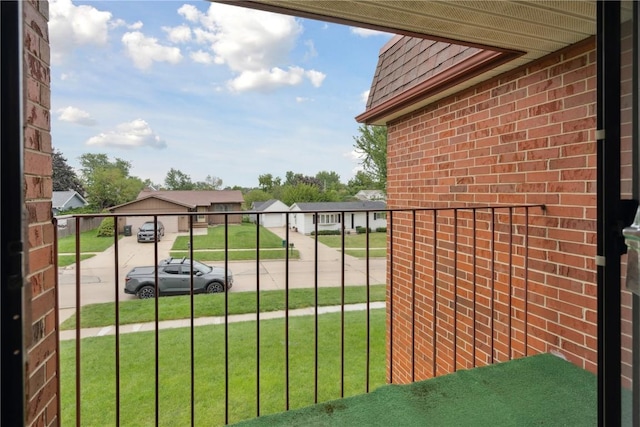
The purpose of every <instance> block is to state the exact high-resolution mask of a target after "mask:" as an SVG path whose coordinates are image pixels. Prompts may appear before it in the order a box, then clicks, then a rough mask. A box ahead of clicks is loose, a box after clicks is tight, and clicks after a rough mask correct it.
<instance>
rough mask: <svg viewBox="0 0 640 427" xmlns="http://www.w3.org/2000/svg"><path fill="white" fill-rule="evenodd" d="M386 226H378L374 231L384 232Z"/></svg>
mask: <svg viewBox="0 0 640 427" xmlns="http://www.w3.org/2000/svg"><path fill="white" fill-rule="evenodd" d="M386 232H387V227H378V228H376V233H386Z"/></svg>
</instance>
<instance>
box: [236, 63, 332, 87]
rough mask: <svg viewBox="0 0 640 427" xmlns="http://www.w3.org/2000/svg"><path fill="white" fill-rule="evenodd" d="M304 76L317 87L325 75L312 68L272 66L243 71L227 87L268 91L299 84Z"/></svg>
mask: <svg viewBox="0 0 640 427" xmlns="http://www.w3.org/2000/svg"><path fill="white" fill-rule="evenodd" d="M305 77H307V78H308V79H309V80H310V81H311V84H313V85H314V86H315V87H318V86H319V85H321V84H322V81H323V80H324V78H325V75H324V74H323V73H320V72H318V71H314V70H310V71H305V70H304V69H303V68H300V67H289V69H288V70H283V69H282V68H279V67H274V68H272V69H271V70H264V69H262V70H257V71H244V72H242V73H241V74H240V75H239V76H238V77H236V78H235V79H233V80H231V81H230V82H229V88H230V89H231V90H233V91H237V92H243V91H248V90H257V91H270V90H274V89H277V88H279V87H283V86H296V85H299V84H300V83H301V82H302V81H303V80H304V78H305Z"/></svg>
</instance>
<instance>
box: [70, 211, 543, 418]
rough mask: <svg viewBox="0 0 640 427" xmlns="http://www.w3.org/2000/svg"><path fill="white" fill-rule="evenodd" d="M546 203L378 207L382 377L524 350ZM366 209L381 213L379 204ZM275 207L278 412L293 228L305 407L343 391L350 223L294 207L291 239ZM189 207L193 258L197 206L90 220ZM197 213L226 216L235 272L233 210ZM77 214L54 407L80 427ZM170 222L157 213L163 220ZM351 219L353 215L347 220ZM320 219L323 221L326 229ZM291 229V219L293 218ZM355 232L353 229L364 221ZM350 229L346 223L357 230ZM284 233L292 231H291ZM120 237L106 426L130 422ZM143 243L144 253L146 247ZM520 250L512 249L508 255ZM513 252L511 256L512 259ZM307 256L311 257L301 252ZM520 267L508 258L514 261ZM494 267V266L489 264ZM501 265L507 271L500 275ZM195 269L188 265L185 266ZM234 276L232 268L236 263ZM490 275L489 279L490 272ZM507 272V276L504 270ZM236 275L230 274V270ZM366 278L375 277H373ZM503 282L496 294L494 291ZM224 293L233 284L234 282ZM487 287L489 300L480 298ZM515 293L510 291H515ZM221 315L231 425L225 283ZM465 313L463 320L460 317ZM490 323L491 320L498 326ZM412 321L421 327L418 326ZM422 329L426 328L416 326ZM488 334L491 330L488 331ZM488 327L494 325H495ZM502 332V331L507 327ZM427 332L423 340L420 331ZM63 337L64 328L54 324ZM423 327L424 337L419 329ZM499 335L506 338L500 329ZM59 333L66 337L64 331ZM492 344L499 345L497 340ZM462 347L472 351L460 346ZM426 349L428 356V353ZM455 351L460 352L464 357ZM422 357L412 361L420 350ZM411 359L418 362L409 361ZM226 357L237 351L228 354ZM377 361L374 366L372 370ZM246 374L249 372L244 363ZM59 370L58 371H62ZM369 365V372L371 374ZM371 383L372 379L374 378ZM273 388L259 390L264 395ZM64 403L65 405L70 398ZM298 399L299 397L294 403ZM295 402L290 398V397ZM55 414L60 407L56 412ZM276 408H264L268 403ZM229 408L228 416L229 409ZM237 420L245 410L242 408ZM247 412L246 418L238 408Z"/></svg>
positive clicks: (259, 319) (287, 357)
mask: <svg viewBox="0 0 640 427" xmlns="http://www.w3.org/2000/svg"><path fill="white" fill-rule="evenodd" d="M542 210H544V206H541V205H536V206H506V207H505V206H494V207H464V208H429V209H426V208H425V209H387V210H385V211H384V212H385V214H386V224H387V225H386V273H385V277H386V280H385V284H386V289H387V292H386V312H387V330H386V344H384V345H383V347H382V348H385V347H386V348H387V354H386V370H387V375H386V381H387V382H389V383H394V382H406V381H416V380H419V379H424V377H425V375H424V374H417V372H418V370H420V372H422V371H425V370H426V371H427V372H429V371H430V372H429V375H427V376H433V377H435V376H437V375H440V374H442V373H443V372H445V371H450V372H451V371H455V370H456V369H458V368H460V367H464V368H472V367H475V366H478V365H484V364H489V363H494V362H496V361H504V360H508V359H511V358H512V357H519V356H524V355H527V354H528V343H527V325H528V319H527V316H528V310H527V307H528V282H529V279H528V269H529V231H530V230H529V225H530V213H531V212H532V211H533V212H535V214H540V213H541V211H542ZM327 213H335V214H339V215H340V217H339V218H340V220H339V223H337V224H335V227H336V228H337V230H341V236H342V237H341V239H340V245H339V252H340V254H339V261H338V262H334V263H333V269H339V270H340V272H339V273H340V274H339V284H338V286H339V287H340V304H339V308H338V311H339V313H340V321H339V323H340V330H339V336H335V339H336V340H339V353H340V355H339V362H338V364H337V365H336V366H335V367H333V368H332V369H333V370H334V371H335V372H338V371H339V376H338V377H339V393H338V394H337V395H335V396H331V397H329V398H328V397H327V396H325V395H322V396H321V394H320V393H319V382H321V380H322V378H321V377H320V375H321V374H320V373H319V372H320V371H319V368H318V367H319V365H320V364H321V363H323V362H324V361H322V360H320V359H319V358H320V356H319V355H320V353H321V352H320V349H319V347H320V346H321V343H320V341H319V336H320V322H319V320H320V318H321V316H322V315H321V314H320V311H321V310H320V303H319V290H320V289H321V288H322V286H323V283H322V282H323V278H322V274H321V273H322V272H321V271H320V259H321V255H320V247H321V243H320V242H319V239H318V235H319V234H321V229H320V226H321V225H320V224H319V222H320V221H319V220H318V218H319V215H321V214H327ZM358 213H365V214H366V216H365V218H364V225H363V226H362V228H364V235H365V248H364V254H365V255H364V260H363V268H364V271H363V272H362V275H363V278H362V280H361V283H362V285H363V286H364V287H365V298H364V311H365V322H366V326H365V334H364V337H362V339H363V340H364V343H363V344H362V345H363V347H364V349H365V350H364V353H365V354H364V363H363V365H364V367H363V372H362V375H363V376H364V378H365V379H364V387H363V388H362V390H361V392H362V393H368V392H369V391H370V389H371V386H372V383H371V374H372V369H373V368H372V363H371V356H372V354H371V345H372V335H371V334H372V330H373V329H372V323H371V312H372V310H373V309H372V301H371V296H370V289H371V286H372V285H373V284H372V283H371V262H372V256H371V253H372V248H371V247H370V237H371V234H370V233H371V232H370V231H369V230H370V218H372V217H373V215H374V211H358ZM375 213H380V211H378V210H376V211H375ZM272 214H282V215H284V216H285V222H284V229H283V233H284V236H283V241H284V242H283V247H284V249H285V250H284V259H283V260H278V261H272V262H274V263H275V262H278V263H284V275H283V277H282V280H283V283H282V284H281V286H282V289H283V290H284V310H283V313H282V317H283V322H284V331H283V334H284V338H283V343H282V346H283V347H282V350H283V354H282V358H283V360H282V364H283V366H284V368H283V370H284V376H285V378H284V382H283V387H284V389H283V390H280V392H281V393H283V395H284V405H283V406H282V407H281V409H280V410H282V411H287V410H289V409H291V408H292V405H291V395H290V391H291V387H292V385H291V378H290V373H291V370H292V367H291V363H292V362H296V361H295V360H292V352H291V347H290V345H291V337H290V332H291V328H292V325H291V324H290V318H291V315H292V310H293V309H292V308H291V306H290V294H291V292H292V289H293V288H292V279H291V274H292V273H291V270H290V267H291V265H292V264H293V263H297V262H299V261H297V260H292V259H291V254H292V252H291V251H290V250H289V249H290V246H291V245H290V242H292V241H293V240H295V239H293V237H294V236H295V237H296V239H299V238H304V239H309V241H311V242H312V244H311V248H312V253H313V262H312V263H310V264H311V265H309V269H308V275H307V276H305V277H306V278H307V287H312V288H313V294H314V297H313V299H314V304H313V307H312V308H313V312H312V314H311V316H313V335H314V336H313V340H312V344H311V345H312V346H313V359H312V360H313V361H312V364H313V365H314V366H313V367H310V369H312V370H313V381H312V382H311V383H310V385H309V387H312V388H313V390H312V391H311V395H312V396H313V399H312V402H307V404H311V403H318V402H321V401H324V400H328V399H335V398H341V397H345V395H347V394H349V393H352V392H349V393H347V392H346V391H345V363H346V359H347V355H346V351H347V350H348V349H347V345H348V344H347V340H346V336H345V329H346V325H347V321H346V319H345V312H346V311H347V309H348V308H349V307H348V304H347V303H346V300H345V290H346V288H347V287H348V286H349V285H350V283H347V274H346V273H347V257H348V255H347V254H346V252H347V251H348V249H349V248H348V246H347V245H346V234H347V231H349V230H350V227H347V225H348V224H347V222H346V216H347V214H350V212H346V211H323V212H310V211H298V212H295V215H305V214H310V215H313V218H314V219H313V224H312V229H311V230H308V229H307V230H306V231H307V232H308V233H309V234H310V235H307V236H304V237H303V236H300V235H299V234H298V233H297V232H296V231H294V224H293V223H292V220H291V218H292V217H291V216H292V215H293V214H294V213H292V212H274V213H272ZM185 215H186V216H188V217H189V229H188V231H187V233H188V242H189V243H188V254H189V258H190V259H195V258H197V250H196V246H195V239H194V237H195V236H194V215H203V213H202V212H198V213H193V214H191V213H188V214H185V213H183V212H179V213H163V214H153V213H146V214H142V213H137V214H119V215H108V214H101V215H95V216H97V217H104V218H109V217H110V218H113V221H114V224H116V229H117V225H118V224H119V221H118V219H119V218H122V217H128V218H136V217H143V216H144V217H150V218H152V219H153V221H154V222H155V223H156V229H157V222H158V220H159V219H163V218H165V217H169V216H183V217H184V216H185ZM206 215H223V216H224V223H223V224H222V225H219V226H218V227H220V226H222V227H224V243H223V250H222V252H223V254H224V256H223V259H224V270H225V272H227V271H229V269H231V270H233V266H234V261H230V256H229V255H230V251H231V250H233V249H232V248H231V247H230V241H229V230H230V227H231V226H232V225H233V224H230V221H229V218H235V217H237V215H238V212H225V213H218V212H216V213H207V214H206ZM254 215H255V217H254V218H256V221H255V247H256V249H255V269H256V270H255V276H254V277H249V278H246V279H245V280H247V281H248V282H250V283H251V285H252V286H253V285H255V286H254V288H253V290H251V292H255V301H256V306H255V318H254V322H255V370H253V374H252V375H253V376H254V377H253V379H252V381H254V382H255V411H254V415H255V416H256V417H259V416H261V415H264V414H265V411H264V409H263V402H264V400H265V398H268V397H269V396H266V397H265V396H264V393H265V390H264V388H263V386H264V383H263V382H262V381H261V379H262V378H263V376H264V375H265V371H264V369H265V368H264V362H265V361H264V359H263V358H264V357H265V356H264V340H263V336H262V326H263V325H264V322H265V321H266V320H265V313H264V312H261V295H262V294H263V292H262V291H264V290H265V288H266V285H265V284H264V283H262V282H261V268H262V265H263V263H264V262H266V260H264V259H262V258H261V251H260V250H259V248H260V247H261V243H262V237H263V236H262V233H264V231H263V230H262V228H261V226H260V218H261V215H265V214H262V213H254ZM83 217H86V215H85V216H76V217H75V221H76V222H77V224H76V230H78V231H77V232H76V236H75V240H76V243H75V260H76V266H75V289H74V292H75V307H76V310H75V320H76V327H75V333H74V335H73V340H74V341H75V349H74V350H75V356H74V359H75V360H74V366H75V368H74V372H68V371H63V372H62V375H69V376H73V377H74V381H73V382H74V384H75V390H74V394H73V396H72V395H71V394H70V393H67V394H66V398H63V399H67V400H69V399H75V405H73V404H69V403H68V402H67V403H66V404H65V403H64V402H62V403H61V405H62V407H64V408H69V407H70V408H71V409H70V410H67V412H66V413H63V417H66V419H64V418H63V421H64V424H65V425H70V424H72V421H71V420H70V419H69V417H70V412H69V411H73V412H75V413H74V415H73V417H74V418H75V425H77V426H85V425H90V424H91V422H89V421H85V418H84V417H83V416H84V414H85V412H89V411H91V410H92V409H91V407H92V405H91V403H90V402H88V401H87V397H86V396H85V395H83V386H84V384H83V381H85V374H86V373H83V370H82V361H83V358H84V357H87V355H86V354H83V336H84V335H83V328H82V318H81V315H82V311H81V310H80V309H79V308H80V307H82V305H83V304H82V295H83V292H84V290H83V286H82V282H83V280H82V268H83V261H82V258H81V255H82V247H81V234H80V231H79V230H80V229H81V227H80V224H79V222H80V221H81V220H82V218H83ZM166 222H167V221H165V223H166ZM352 222H353V220H352ZM325 228H326V227H325ZM296 230H298V228H297V227H296ZM361 230H362V229H361ZM354 231H355V230H354ZM292 233H296V234H295V235H294V234H292ZM120 237H121V236H119V235H118V233H115V236H114V238H113V274H114V289H113V291H114V294H113V302H114V303H115V304H114V321H115V324H114V325H113V326H114V332H113V335H114V338H113V352H114V354H113V366H114V368H113V369H114V377H115V378H114V381H113V384H114V387H115V390H114V391H113V408H114V409H113V417H114V419H113V420H112V422H113V424H114V425H128V424H130V422H129V421H127V420H124V419H123V415H122V413H121V407H122V404H123V401H122V384H123V378H122V377H121V375H122V374H121V372H122V368H123V360H122V357H123V356H122V355H123V351H124V350H123V348H122V343H121V337H122V336H123V335H124V334H125V333H128V332H129V331H126V332H125V331H124V330H123V326H122V325H121V313H120V309H119V307H120V302H121V300H122V298H121V294H120V291H121V286H123V285H124V283H121V280H120V276H121V264H122V262H121V261H122V260H121V259H120V258H121V254H120V246H121V244H122V243H121V242H120ZM144 250H150V248H149V247H145V249H144ZM152 250H153V260H154V263H155V265H158V264H159V262H160V252H159V242H158V239H155V241H154V243H153V244H152ZM516 253H517V254H516ZM515 256H517V261H514V259H515V258H514V257H515ZM305 262H307V264H309V263H308V260H305ZM516 264H517V265H516ZM498 267H499V268H498ZM516 270H517V271H518V274H517V283H518V284H519V285H518V289H517V290H516V289H515V288H514V277H515V276H516V274H515V273H514V272H515V271H516ZM505 272H506V273H505ZM192 273H193V271H192ZM236 273H237V272H236ZM154 274H155V280H156V283H158V279H159V277H158V274H159V272H158V269H155V272H154ZM487 276H489V277H487ZM505 276H506V277H505ZM190 277H191V279H190V292H189V295H190V296H189V313H190V314H189V324H188V326H187V327H188V329H189V339H188V341H189V345H190V348H191V350H190V357H189V360H188V362H187V361H185V363H188V366H189V371H190V372H189V376H188V377H189V381H190V384H189V401H190V402H191V404H190V409H189V420H190V423H191V425H195V424H196V417H197V416H198V410H197V406H196V402H198V401H199V399H201V396H198V393H197V390H196V383H198V382H200V381H205V380H203V379H200V378H198V375H197V371H198V369H197V368H198V360H197V357H196V355H195V351H194V348H195V347H196V344H197V337H196V335H197V334H196V329H197V326H196V319H197V316H196V307H195V303H194V279H193V277H194V276H193V274H192V275H191V276H190ZM235 280H236V281H237V280H238V276H236V278H235ZM374 284H375V283H374ZM293 285H295V287H298V286H300V283H299V282H295V283H293ZM497 286H499V287H500V291H499V292H498V290H497V289H496V288H497ZM505 289H506V294H507V295H506V302H505V301H504V295H503V294H504V293H505ZM231 291H232V292H234V291H235V289H232V290H231ZM479 292H481V295H482V298H483V299H488V305H487V304H485V303H482V304H481V303H479V302H478V300H477V296H478V295H479V294H478V293H479ZM487 295H488V297H487ZM516 295H517V296H516ZM223 298H224V313H223V315H222V319H221V322H222V324H223V327H224V333H223V337H224V338H223V343H216V344H215V345H222V346H223V347H224V350H223V354H224V361H223V364H222V366H223V369H224V377H223V381H222V382H223V383H224V384H222V385H220V386H221V387H222V388H223V389H224V391H223V396H224V415H223V416H222V417H221V418H222V419H221V420H220V422H219V423H218V424H222V423H223V424H228V423H230V422H236V421H240V419H238V418H237V417H238V415H237V412H236V411H235V409H234V408H233V407H232V405H233V403H232V397H233V393H234V390H233V389H232V388H230V377H229V372H230V369H231V367H230V362H231V361H232V359H233V358H234V357H235V355H234V354H233V350H232V349H230V347H229V343H230V339H231V336H230V329H229V325H230V316H231V314H230V306H229V292H224V296H223ZM514 298H515V299H516V302H517V303H519V304H518V306H519V308H517V309H516V308H515V307H514V306H513V303H514ZM159 302H160V300H159V292H155V298H154V319H153V322H152V323H153V331H154V339H153V347H154V348H153V351H152V352H151V353H150V354H151V356H150V357H149V359H150V361H149V362H150V363H153V364H154V372H153V375H154V378H153V379H150V380H151V381H153V382H154V392H153V394H154V403H153V406H154V419H153V422H151V423H150V424H152V425H165V424H166V423H165V422H164V421H163V419H162V414H161V408H162V405H163V400H162V399H161V397H160V396H161V394H162V393H163V390H162V382H161V374H162V372H161V359H162V358H163V357H164V355H163V354H162V353H161V333H160V331H161V327H160V316H159V313H160V305H159ZM514 318H517V325H519V326H518V328H519V329H517V330H516V329H514V328H516V326H515V325H514V321H513V320H514ZM465 322H466V323H465ZM497 326H499V328H498V329H496V327H497ZM418 329H419V330H420V333H419V331H418ZM425 331H426V332H425ZM487 331H488V332H487ZM496 331H497V332H496ZM505 331H506V332H505ZM514 331H515V332H517V334H518V337H517V343H518V351H514V348H513V346H512V344H513V343H514V337H513V333H514ZM425 333H426V334H427V335H428V337H427V338H424V334H425ZM60 334H61V335H62V333H60ZM421 334H422V338H420V336H421ZM504 335H506V337H504ZM60 339H64V337H61V338H60ZM496 341H498V342H499V344H500V345H501V346H502V347H505V346H506V348H507V350H506V356H505V355H504V354H503V353H504V351H503V350H496V347H495V344H496ZM502 347H501V348H502ZM469 352H470V354H471V355H470V356H469V355H468V354H469ZM429 353H430V354H429ZM461 353H462V354H461ZM418 356H419V358H418ZM406 359H408V365H409V366H408V367H407V366H405V365H406V364H405V362H404V361H405V360H406ZM418 359H419V360H418ZM234 361H235V360H234ZM425 363H427V364H430V367H428V368H424V367H423V366H422V365H424V364H425ZM378 369H379V368H378ZM250 371H251V370H250ZM59 372H60V370H59ZM373 373H376V374H378V373H377V372H373ZM378 385H379V384H375V386H378ZM273 392H274V391H273V390H268V391H267V393H269V394H272V393H273ZM71 403H73V402H71ZM296 405H297V406H299V404H298V403H296ZM296 405H294V406H296ZM63 412H64V411H63ZM270 412H273V410H270ZM232 413H233V415H232ZM240 417H242V416H240ZM244 417H245V418H247V416H246V415H245V416H244ZM212 423H213V424H216V423H217V422H215V421H212V420H207V422H205V424H206V425H211V424H212Z"/></svg>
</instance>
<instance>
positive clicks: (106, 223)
mask: <svg viewBox="0 0 640 427" xmlns="http://www.w3.org/2000/svg"><path fill="white" fill-rule="evenodd" d="M114 233H115V227H114V224H113V217H110V216H109V217H106V218H104V219H103V220H102V222H101V223H100V226H99V227H98V234H97V236H98V237H113V235H114Z"/></svg>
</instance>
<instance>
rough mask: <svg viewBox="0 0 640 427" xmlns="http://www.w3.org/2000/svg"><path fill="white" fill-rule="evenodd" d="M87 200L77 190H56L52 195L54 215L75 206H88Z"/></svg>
mask: <svg viewBox="0 0 640 427" xmlns="http://www.w3.org/2000/svg"><path fill="white" fill-rule="evenodd" d="M87 204H88V203H87V201H86V199H85V198H84V197H82V196H81V195H80V193H78V192H77V191H75V190H68V191H54V192H53V193H52V196H51V210H52V212H53V215H58V214H59V213H61V212H64V211H67V210H69V209H74V208H82V207H84V206H87Z"/></svg>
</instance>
